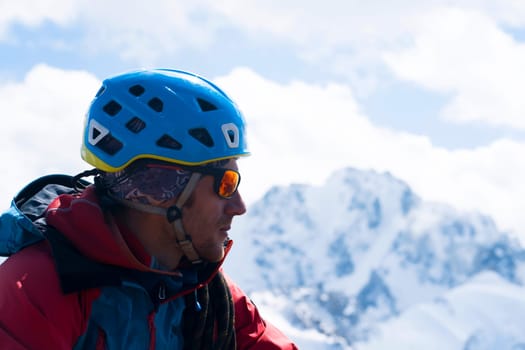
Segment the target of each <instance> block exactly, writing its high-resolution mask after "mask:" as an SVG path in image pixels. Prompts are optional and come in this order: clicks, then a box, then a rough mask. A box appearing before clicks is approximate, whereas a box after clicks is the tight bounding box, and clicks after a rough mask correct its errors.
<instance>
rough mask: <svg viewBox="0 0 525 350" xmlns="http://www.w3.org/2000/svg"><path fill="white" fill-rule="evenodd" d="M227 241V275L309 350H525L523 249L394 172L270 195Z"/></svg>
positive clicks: (356, 174) (340, 175) (357, 174)
mask: <svg viewBox="0 0 525 350" xmlns="http://www.w3.org/2000/svg"><path fill="white" fill-rule="evenodd" d="M230 235H231V237H232V239H233V240H234V248H233V249H232V251H231V253H230V255H229V256H228V258H227V259H226V263H225V270H226V271H227V273H228V274H229V275H230V276H231V277H233V279H234V280H236V282H237V283H238V284H239V285H240V286H241V287H242V288H243V289H244V290H245V291H247V292H248V293H249V295H250V296H251V298H252V299H253V300H254V302H255V303H256V304H257V305H258V307H259V308H260V309H261V312H262V313H263V315H264V316H265V317H266V318H268V319H269V320H271V321H272V322H273V323H275V324H276V325H278V326H279V327H280V328H282V329H283V330H284V331H285V333H287V334H288V335H289V336H290V337H291V338H292V339H294V340H295V341H296V343H297V344H298V345H299V347H300V348H301V349H306V350H308V349H316V350H318V349H359V350H371V349H387V348H388V349H458V350H459V349H461V350H485V349H509V350H511V349H512V350H518V349H525V332H523V330H522V328H523V325H524V324H525V288H524V287H523V282H524V281H525V250H524V249H523V248H522V247H521V246H520V244H519V243H518V241H517V240H516V239H513V238H512V236H511V235H510V234H508V233H505V232H502V231H500V230H499V229H498V227H497V226H496V225H495V223H494V221H493V220H492V219H491V218H490V217H489V216H487V215H484V214H482V213H477V212H466V211H460V210H457V209H455V208H454V207H452V206H451V205H448V204H444V203H435V202H429V201H425V200H423V199H421V198H420V197H419V196H418V195H417V194H416V193H414V192H413V191H412V190H411V188H410V187H409V186H408V185H407V184H406V183H404V182H403V181H401V180H399V179H396V178H395V177H393V176H392V175H391V174H389V173H378V172H375V171H367V170H358V169H353V168H345V169H341V170H339V171H337V172H335V173H333V174H332V175H331V176H330V177H329V178H328V179H327V181H326V182H325V183H324V184H323V185H318V186H314V185H305V184H293V185H289V186H281V187H277V186H276V187H273V188H272V189H271V190H269V191H268V192H267V193H266V194H265V195H264V196H263V197H262V198H261V199H260V200H258V201H257V202H255V203H254V204H253V205H251V207H250V208H249V210H248V212H247V214H245V215H244V216H241V217H239V218H236V220H235V222H234V224H233V228H232V230H231V232H230Z"/></svg>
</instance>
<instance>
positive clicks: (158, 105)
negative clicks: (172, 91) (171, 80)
mask: <svg viewBox="0 0 525 350" xmlns="http://www.w3.org/2000/svg"><path fill="white" fill-rule="evenodd" d="M148 106H150V108H151V109H153V110H154V111H155V112H159V113H160V112H162V109H163V108H164V104H163V103H162V100H161V99H160V98H158V97H153V98H152V99H151V100H149V101H148Z"/></svg>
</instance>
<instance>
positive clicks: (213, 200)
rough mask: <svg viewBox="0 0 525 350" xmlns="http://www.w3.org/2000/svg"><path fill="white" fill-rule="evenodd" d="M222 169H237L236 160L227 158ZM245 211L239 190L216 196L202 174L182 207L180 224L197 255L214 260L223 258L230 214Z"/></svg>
mask: <svg viewBox="0 0 525 350" xmlns="http://www.w3.org/2000/svg"><path fill="white" fill-rule="evenodd" d="M224 168H228V169H233V170H238V167H237V161H236V160H235V159H231V160H230V161H229V162H228V163H226V164H225V165H224ZM245 212H246V207H245V205H244V202H243V200H242V198H241V195H240V193H239V192H237V193H235V194H234V196H233V197H232V198H230V199H223V198H220V197H219V196H218V195H217V193H215V191H214V178H213V176H209V175H203V176H202V178H201V179H200V181H199V182H198V184H197V186H196V187H195V189H194V191H193V194H192V196H191V198H190V200H189V202H188V203H187V204H186V205H185V206H184V209H183V215H182V224H183V226H184V230H185V231H186V233H187V234H188V235H190V237H191V240H192V242H193V246H194V247H195V249H196V250H197V253H198V254H199V256H200V257H201V258H203V259H205V260H207V261H212V262H214V261H219V260H221V259H222V258H223V257H224V242H225V241H226V239H227V238H228V231H229V230H230V227H231V224H232V220H233V217H234V216H236V215H242V214H244V213H245Z"/></svg>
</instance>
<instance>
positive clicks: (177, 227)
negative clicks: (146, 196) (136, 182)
mask: <svg viewBox="0 0 525 350" xmlns="http://www.w3.org/2000/svg"><path fill="white" fill-rule="evenodd" d="M200 178H201V174H199V173H196V172H194V173H192V174H191V176H190V179H189V181H188V184H187V185H186V186H185V187H184V190H183V191H182V192H181V194H180V195H179V198H178V199H177V202H176V203H175V205H172V206H171V207H169V208H162V207H156V206H153V205H148V204H142V203H138V202H132V201H129V200H124V199H120V198H116V197H114V196H112V195H111V194H108V195H109V196H110V197H111V198H112V199H113V200H115V201H117V202H119V203H121V204H123V205H125V206H127V207H128V208H132V209H136V210H139V211H143V212H146V213H151V214H157V215H164V216H166V218H167V219H168V221H169V222H170V223H171V224H172V226H173V229H174V231H175V236H176V238H177V244H178V245H179V247H180V249H181V250H182V253H183V254H184V255H185V256H186V257H187V258H188V260H189V261H190V262H191V263H192V264H199V263H201V262H202V259H201V258H200V256H199V254H198V253H197V251H196V250H195V247H194V246H193V243H192V242H191V237H190V236H189V235H188V234H187V233H186V232H185V230H184V227H183V225H182V207H183V206H184V204H185V203H186V202H187V200H188V198H190V195H191V193H192V192H193V190H194V189H195V186H196V185H197V182H199V180H200Z"/></svg>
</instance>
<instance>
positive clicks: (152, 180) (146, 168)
mask: <svg viewBox="0 0 525 350" xmlns="http://www.w3.org/2000/svg"><path fill="white" fill-rule="evenodd" d="M150 164H151V163H150ZM150 164H148V163H147V162H136V163H134V164H133V165H131V166H129V167H127V168H125V169H123V170H121V171H117V172H115V173H104V174H102V175H101V180H102V184H103V185H104V187H105V188H106V189H107V190H108V192H109V193H110V194H111V195H112V196H114V197H116V198H119V199H124V200H129V201H132V202H139V203H142V204H148V205H153V206H159V205H161V204H164V203H166V202H168V201H170V200H172V199H173V198H176V197H177V196H178V195H179V194H180V193H181V192H182V190H183V189H184V187H185V186H186V185H187V184H188V181H189V179H190V176H191V171H188V170H184V169H180V168H179V169H177V168H173V167H172V168H166V167H155V166H151V165H150Z"/></svg>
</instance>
